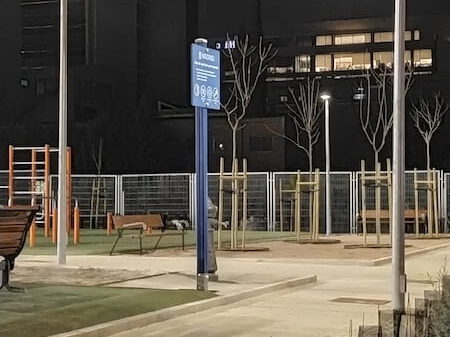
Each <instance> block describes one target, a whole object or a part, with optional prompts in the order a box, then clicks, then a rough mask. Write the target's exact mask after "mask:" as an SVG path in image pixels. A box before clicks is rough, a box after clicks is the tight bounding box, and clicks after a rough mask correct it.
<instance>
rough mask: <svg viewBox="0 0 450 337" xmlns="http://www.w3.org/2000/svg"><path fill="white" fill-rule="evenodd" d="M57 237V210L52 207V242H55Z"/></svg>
mask: <svg viewBox="0 0 450 337" xmlns="http://www.w3.org/2000/svg"><path fill="white" fill-rule="evenodd" d="M57 238H58V210H57V209H56V207H53V210H52V243H53V244H55V243H56V241H57Z"/></svg>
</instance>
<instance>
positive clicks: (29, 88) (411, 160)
mask: <svg viewBox="0 0 450 337" xmlns="http://www.w3.org/2000/svg"><path fill="white" fill-rule="evenodd" d="M69 4H70V6H69V14H70V15H69V67H70V68H69V75H70V86H69V125H70V127H69V143H70V144H71V145H72V146H73V148H74V158H75V161H74V165H75V169H76V171H78V172H92V171H93V169H94V164H93V161H92V159H91V158H92V151H93V149H95V147H96V144H98V142H99V139H100V138H102V139H103V142H104V162H105V166H104V171H105V172H114V173H116V172H118V173H121V172H181V171H184V172H187V171H193V170H194V123H193V109H192V108H191V107H190V103H189V102H190V98H189V96H190V92H189V91H190V84H189V83H190V70H189V69H190V65H189V62H190V61H189V45H190V43H191V42H192V41H193V40H194V38H195V37H199V36H202V37H206V38H208V40H209V41H210V46H211V47H213V48H216V47H220V48H221V49H223V48H224V46H225V42H226V39H227V34H229V35H230V36H241V37H242V36H245V35H249V36H250V39H251V40H252V41H254V42H255V41H257V38H258V37H259V36H263V37H264V43H265V44H272V45H273V46H274V48H276V49H277V50H278V53H277V56H276V57H275V58H274V59H273V60H272V62H271V63H270V65H269V67H268V69H267V73H265V74H264V76H263V78H262V80H261V83H260V85H259V86H258V89H257V91H256V92H255V95H254V97H253V101H252V104H251V105H250V108H249V113H248V120H247V127H246V128H245V129H244V130H243V131H242V132H241V133H240V135H239V137H238V153H239V155H240V156H245V157H247V158H248V159H249V165H250V169H251V170H253V171H266V170H294V169H298V168H300V169H306V168H307V166H308V165H307V158H306V156H305V155H304V154H303V153H302V152H301V151H299V150H298V149H296V148H295V147H293V146H291V145H289V143H288V142H285V141H284V140H283V139H281V138H280V137H277V136H275V135H273V134H271V133H270V132H268V130H267V126H269V127H270V128H272V129H276V130H278V131H280V132H281V133H285V134H286V135H292V134H293V132H294V129H293V125H292V123H290V121H289V118H288V117H287V116H286V112H287V109H286V103H289V99H290V98H289V92H288V89H289V88H290V87H293V86H295V85H296V83H297V82H298V81H301V80H303V79H305V78H308V77H309V78H315V79H317V80H318V81H319V82H320V84H321V88H322V90H323V91H327V92H328V93H330V94H331V96H332V101H331V120H330V122H331V147H332V163H331V164H332V169H333V170H354V169H357V168H358V166H359V161H360V160H361V159H366V160H368V161H369V162H370V161H373V152H372V150H371V147H370V145H369V143H368V142H367V140H366V138H365V135H364V133H363V131H362V129H361V124H360V117H359V103H360V102H358V100H357V99H355V97H356V98H357V97H358V96H357V94H358V93H361V92H360V91H359V88H360V83H361V79H362V78H363V75H364V73H365V72H366V71H379V70H380V69H385V68H391V67H392V60H393V55H392V54H393V42H392V41H393V26H394V24H393V6H394V4H393V2H392V1H388V0H380V1H376V2H374V1H371V0H358V1H356V0H343V1H336V2H330V1H327V0H315V1H313V0H305V1H301V2H300V1H296V0H245V1H242V0H228V1H216V0H171V1H167V0H69ZM0 6H1V7H2V10H0V19H1V21H0V22H1V23H2V27H3V26H5V27H10V28H11V30H9V32H11V33H8V34H6V33H5V32H6V30H5V29H1V30H0V32H2V33H0V43H2V46H5V48H3V50H4V52H3V51H2V53H1V54H0V58H1V60H2V61H3V62H1V64H0V67H2V68H1V69H2V73H3V74H5V76H2V77H1V78H0V108H1V109H2V114H3V115H4V116H5V119H4V123H3V125H2V126H1V128H2V130H3V131H4V132H2V135H1V136H0V147H1V149H0V154H1V156H2V158H6V157H5V156H6V148H7V145H8V144H9V143H13V144H27V145H33V144H36V145H40V144H43V143H51V144H56V142H57V120H58V119H57V113H58V112H57V109H58V96H57V87H58V77H57V75H58V74H57V71H58V14H59V12H58V1H54V0H45V1H36V0H21V1H15V0H3V1H2V3H1V4H0ZM449 13H450V5H449V4H448V3H447V1H444V0H434V1H432V2H430V3H424V2H422V1H419V0H410V1H408V17H407V30H406V32H405V39H406V52H405V64H406V65H407V66H411V67H414V76H413V78H414V81H413V86H412V88H411V90H410V92H409V94H408V104H407V106H408V109H409V108H410V105H411V103H412V102H414V101H416V100H417V99H418V98H419V97H421V96H423V97H426V96H429V95H431V94H432V93H433V92H437V91H440V92H441V93H442V94H443V95H444V96H446V97H447V99H449V93H450V91H449V89H450V87H449V79H450V78H449V68H450V59H449V58H448V55H450V53H449V52H450V23H449V21H448V15H449ZM223 68H224V69H225V71H224V78H225V81H226V80H227V76H226V75H227V73H226V71H227V64H226V60H225V58H224V61H223ZM320 125H323V120H321V121H320ZM449 128H450V120H449V121H446V120H444V123H443V125H442V127H441V129H440V131H439V132H438V133H437V134H436V136H435V138H434V139H433V147H432V162H433V165H434V166H436V167H438V168H450V161H449V159H448V156H447V153H446V148H447V144H449V143H450V136H448V135H449V133H448V129H449ZM30 130H32V132H30ZM322 131H323V130H322ZM390 147H391V144H390V138H389V137H388V141H387V143H386V145H385V147H384V150H383V151H382V152H381V159H382V160H384V159H385V158H388V157H390V153H391V150H390ZM349 149H351V151H349ZM407 152H408V153H407V157H406V160H407V167H408V168H413V167H423V166H424V165H425V146H424V143H423V141H422V140H421V139H420V136H419V134H418V133H417V131H416V130H415V129H414V125H413V124H412V123H411V121H409V120H408V122H407ZM220 156H225V157H227V158H228V159H229V160H230V159H231V158H230V156H231V132H230V130H229V128H228V126H227V122H226V119H225V118H224V115H223V114H222V113H212V114H211V116H210V170H211V171H214V170H216V169H217V166H218V159H219V157H220ZM0 162H1V165H2V166H3V167H5V165H6V162H7V161H6V160H1V161H0ZM372 164H373V163H372ZM314 166H317V167H321V168H324V142H323V137H321V138H320V140H319V143H318V144H317V145H316V147H315V150H314Z"/></svg>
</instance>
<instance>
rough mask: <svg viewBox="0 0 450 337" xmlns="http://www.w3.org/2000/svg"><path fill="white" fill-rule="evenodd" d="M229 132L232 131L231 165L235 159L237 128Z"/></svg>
mask: <svg viewBox="0 0 450 337" xmlns="http://www.w3.org/2000/svg"><path fill="white" fill-rule="evenodd" d="M231 131H232V137H233V139H232V140H233V147H232V150H233V153H232V155H233V156H232V161H231V162H232V163H234V160H235V159H237V139H236V138H237V128H236V127H234V128H232V129H231Z"/></svg>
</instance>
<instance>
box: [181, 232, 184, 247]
mask: <svg viewBox="0 0 450 337" xmlns="http://www.w3.org/2000/svg"><path fill="white" fill-rule="evenodd" d="M184 234H185V233H184V228H183V231H182V232H181V249H182V250H184Z"/></svg>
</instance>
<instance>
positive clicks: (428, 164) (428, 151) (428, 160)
mask: <svg viewBox="0 0 450 337" xmlns="http://www.w3.org/2000/svg"><path fill="white" fill-rule="evenodd" d="M425 144H426V146H427V171H429V170H430V169H431V158H430V141H425Z"/></svg>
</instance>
